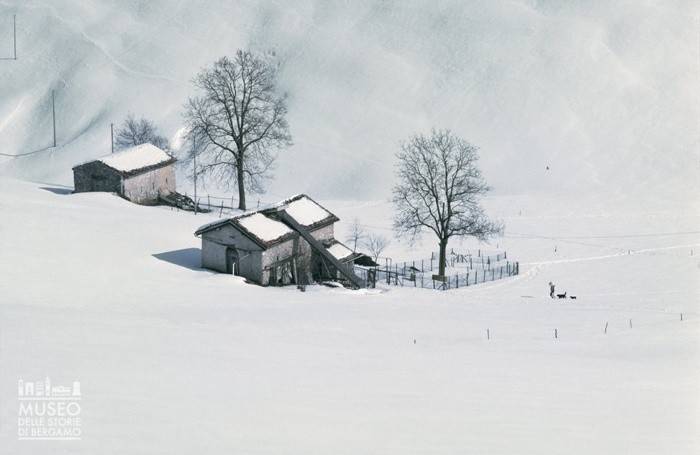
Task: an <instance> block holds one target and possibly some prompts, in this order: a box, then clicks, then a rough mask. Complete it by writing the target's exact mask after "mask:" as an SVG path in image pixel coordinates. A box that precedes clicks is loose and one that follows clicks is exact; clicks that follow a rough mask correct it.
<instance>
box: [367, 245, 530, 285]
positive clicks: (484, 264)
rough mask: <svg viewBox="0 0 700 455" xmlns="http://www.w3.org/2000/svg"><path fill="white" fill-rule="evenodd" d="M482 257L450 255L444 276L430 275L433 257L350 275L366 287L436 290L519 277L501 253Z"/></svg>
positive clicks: (388, 261)
mask: <svg viewBox="0 0 700 455" xmlns="http://www.w3.org/2000/svg"><path fill="white" fill-rule="evenodd" d="M482 253H484V252H482V251H481V250H477V251H475V252H465V253H458V252H454V250H453V251H451V252H450V253H449V254H448V257H447V258H446V269H445V275H437V274H435V273H434V272H435V271H436V270H439V255H438V254H436V253H432V254H431V257H430V259H419V260H416V261H404V262H392V261H391V259H390V258H384V259H385V263H384V265H383V266H381V265H378V266H376V267H363V266H359V265H356V266H355V268H354V271H355V274H356V275H358V276H359V277H360V278H362V279H363V280H364V281H365V283H366V284H367V286H369V287H374V286H375V285H376V284H377V283H386V284H387V285H394V286H407V287H416V288H424V289H437V290H449V289H458V288H460V287H467V286H474V285H477V284H480V283H485V282H487V281H495V280H501V279H503V278H508V277H511V276H515V275H518V274H519V273H520V264H519V263H518V262H511V261H510V260H508V254H507V253H506V252H505V251H503V252H496V253H493V254H482Z"/></svg>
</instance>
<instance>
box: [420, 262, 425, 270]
mask: <svg viewBox="0 0 700 455" xmlns="http://www.w3.org/2000/svg"><path fill="white" fill-rule="evenodd" d="M424 271H425V270H423V259H421V260H420V273H423V272H424Z"/></svg>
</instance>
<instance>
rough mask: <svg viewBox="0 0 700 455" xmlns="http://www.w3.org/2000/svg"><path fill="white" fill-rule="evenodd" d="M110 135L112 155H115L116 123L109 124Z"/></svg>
mask: <svg viewBox="0 0 700 455" xmlns="http://www.w3.org/2000/svg"><path fill="white" fill-rule="evenodd" d="M109 135H110V141H111V144H112V153H114V123H110V124H109Z"/></svg>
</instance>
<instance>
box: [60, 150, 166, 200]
mask: <svg viewBox="0 0 700 455" xmlns="http://www.w3.org/2000/svg"><path fill="white" fill-rule="evenodd" d="M175 161H176V159H175V158H174V157H173V156H171V155H169V154H168V153H166V152H165V151H163V150H161V149H159V148H158V147H156V146H155V145H152V144H141V145H137V146H135V147H131V148H128V149H126V150H122V151H119V152H116V153H112V154H111V155H107V156H105V157H102V158H99V159H97V160H93V161H88V162H86V163H83V164H79V165H77V166H75V167H74V168H73V183H74V188H75V192H76V193H81V192H86V191H106V192H111V193H117V194H118V195H120V196H122V197H123V198H125V199H128V200H130V201H132V202H135V203H137V204H155V203H157V202H158V198H159V196H161V195H166V194H170V193H174V192H175Z"/></svg>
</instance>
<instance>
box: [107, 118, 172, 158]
mask: <svg viewBox="0 0 700 455" xmlns="http://www.w3.org/2000/svg"><path fill="white" fill-rule="evenodd" d="M114 142H115V144H114V145H115V146H116V148H117V150H120V149H125V148H128V147H133V146H135V145H141V144H146V143H150V144H153V145H155V146H156V147H160V148H161V149H163V150H169V149H170V144H169V143H168V139H167V138H165V136H162V135H161V134H160V132H159V131H158V127H156V125H155V123H153V122H152V121H150V120H148V119H146V118H144V117H141V118H140V119H137V118H136V117H134V115H133V114H129V115H128V116H127V117H126V120H124V122H123V123H122V124H121V126H120V127H119V128H118V129H117V134H116V138H115V141H114Z"/></svg>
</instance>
